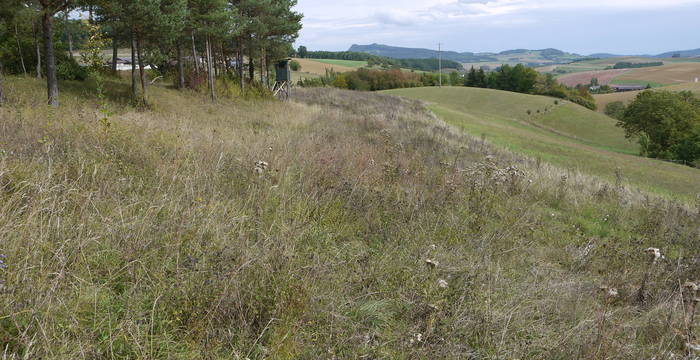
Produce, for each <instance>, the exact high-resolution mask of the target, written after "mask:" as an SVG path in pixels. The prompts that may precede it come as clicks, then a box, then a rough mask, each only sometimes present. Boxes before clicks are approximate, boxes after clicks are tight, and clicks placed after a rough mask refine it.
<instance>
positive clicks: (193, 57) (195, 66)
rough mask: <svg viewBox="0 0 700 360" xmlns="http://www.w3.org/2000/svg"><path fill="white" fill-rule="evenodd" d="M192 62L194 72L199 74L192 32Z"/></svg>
mask: <svg viewBox="0 0 700 360" xmlns="http://www.w3.org/2000/svg"><path fill="white" fill-rule="evenodd" d="M192 60H193V61H194V72H195V73H197V74H199V59H197V46H196V45H195V42H194V31H192Z"/></svg>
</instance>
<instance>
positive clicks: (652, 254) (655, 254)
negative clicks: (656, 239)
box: [644, 247, 663, 264]
mask: <svg viewBox="0 0 700 360" xmlns="http://www.w3.org/2000/svg"><path fill="white" fill-rule="evenodd" d="M644 252H645V253H646V254H647V255H649V260H650V261H651V263H652V264H655V263H656V262H657V261H659V259H661V258H662V257H663V256H662V255H661V250H659V249H657V248H653V247H650V248H648V249H646V250H644Z"/></svg>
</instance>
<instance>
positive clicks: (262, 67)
mask: <svg viewBox="0 0 700 360" xmlns="http://www.w3.org/2000/svg"><path fill="white" fill-rule="evenodd" d="M260 83H261V84H262V86H263V87H266V86H267V71H265V47H261V48H260Z"/></svg>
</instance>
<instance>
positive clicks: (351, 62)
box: [306, 59, 367, 68]
mask: <svg viewBox="0 0 700 360" xmlns="http://www.w3.org/2000/svg"><path fill="white" fill-rule="evenodd" d="M306 60H313V61H318V62H320V63H324V64H330V65H338V66H344V67H349V68H361V67H366V66H367V62H366V61H355V60H336V59H306Z"/></svg>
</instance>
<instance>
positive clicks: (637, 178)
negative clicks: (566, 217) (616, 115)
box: [388, 87, 700, 199]
mask: <svg viewBox="0 0 700 360" xmlns="http://www.w3.org/2000/svg"><path fill="white" fill-rule="evenodd" d="M388 93H390V94H394V95H401V96H406V97H410V98H414V99H421V100H424V101H427V102H428V103H429V104H430V105H429V107H430V108H431V109H432V110H433V111H434V112H435V114H436V115H438V116H439V117H440V118H442V119H443V120H445V121H447V122H448V123H450V124H452V125H455V126H458V127H460V128H462V129H464V130H465V131H467V132H468V133H470V134H472V135H474V136H479V135H480V134H485V135H486V137H487V139H489V140H490V141H491V142H493V143H495V144H498V145H500V146H504V147H507V148H508V149H511V150H514V151H518V152H522V153H524V154H527V155H529V156H532V157H537V158H541V159H543V160H545V161H548V162H551V163H554V164H556V165H558V166H562V167H567V168H573V169H576V170H579V171H582V172H584V173H588V174H594V175H598V176H602V177H604V178H607V179H614V178H615V172H616V169H617V168H620V171H621V172H622V175H623V176H624V178H625V179H626V181H627V182H628V183H630V184H632V185H634V186H639V187H641V188H643V189H646V190H650V191H654V192H657V193H661V194H665V195H667V196H670V197H676V198H683V199H690V198H692V197H694V196H695V194H696V193H697V192H698V190H699V189H698V183H700V171H698V170H696V169H691V168H688V167H684V166H678V165H674V164H670V163H665V162H660V161H655V160H651V159H646V158H641V157H638V156H634V155H632V154H630V153H634V151H635V148H636V146H634V145H633V144H630V143H629V142H627V140H625V139H624V135H623V132H622V131H621V130H620V129H618V128H616V127H615V121H614V120H613V119H610V118H608V117H606V116H603V115H601V114H598V113H595V112H593V111H588V110H586V109H583V108H581V107H579V106H577V105H573V104H565V105H559V106H554V105H553V99H551V98H546V97H537V96H530V95H522V94H515V93H507V92H500V91H496V90H488V89H471V88H461V87H460V88H442V89H438V88H418V89H401V90H392V91H389V92H388ZM546 107H549V108H550V110H549V111H548V112H547V113H545V114H544V115H540V116H535V117H533V118H532V119H530V117H529V116H528V115H527V114H526V111H527V110H532V111H536V110H537V109H540V110H544V109H545V108H546ZM529 123H533V124H534V125H535V126H533V125H530V124H529ZM540 126H544V127H546V128H547V129H543V128H541V127H540ZM549 130H552V131H549Z"/></svg>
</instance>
